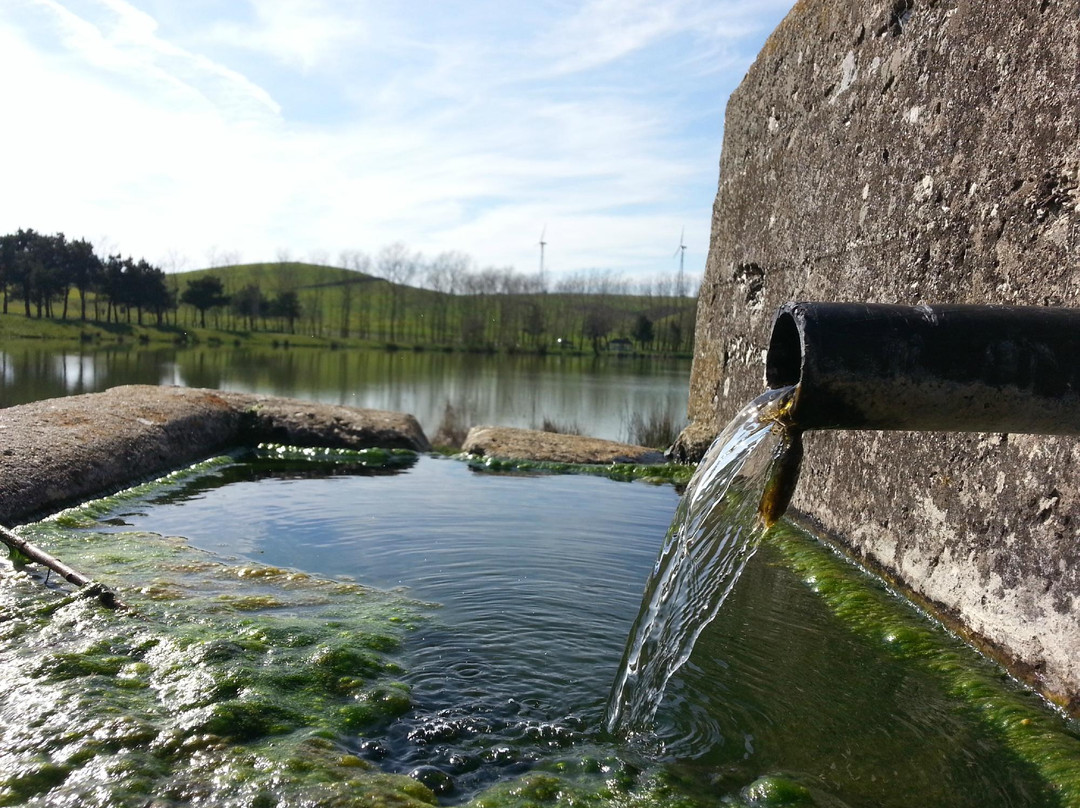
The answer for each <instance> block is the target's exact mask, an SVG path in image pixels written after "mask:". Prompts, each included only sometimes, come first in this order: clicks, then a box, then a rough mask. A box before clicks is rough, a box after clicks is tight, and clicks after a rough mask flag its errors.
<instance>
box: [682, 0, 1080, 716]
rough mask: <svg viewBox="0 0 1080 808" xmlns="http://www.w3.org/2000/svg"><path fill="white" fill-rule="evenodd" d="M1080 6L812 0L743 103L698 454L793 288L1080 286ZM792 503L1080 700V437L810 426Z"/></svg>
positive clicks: (701, 339)
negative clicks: (833, 430) (824, 429)
mask: <svg viewBox="0 0 1080 808" xmlns="http://www.w3.org/2000/svg"><path fill="white" fill-rule="evenodd" d="M1078 88H1080V4H1078V3H1077V0H1042V1H1041V2H1033V3H1021V4H989V3H977V2H970V1H968V2H964V1H960V2H956V1H955V0H954V1H953V2H947V1H945V0H927V1H926V2H914V3H913V2H911V1H910V0H900V2H893V0H889V2H880V1H879V2H863V0H858V1H857V0H828V1H825V0H804V1H803V2H800V3H798V5H796V7H795V8H794V9H793V10H792V12H791V13H790V15H789V16H788V18H787V19H786V20H785V21H784V22H783V23H782V24H781V25H780V27H779V28H778V29H777V30H776V32H775V33H774V34H773V35H772V36H771V37H770V39H769V40H768V42H767V43H766V45H765V48H764V49H763V51H762V53H761V54H760V56H759V57H758V60H757V62H756V63H755V64H754V66H753V67H752V68H751V70H750V71H749V73H748V74H747V76H746V79H745V80H744V81H743V83H742V85H741V87H740V88H739V90H738V91H737V92H736V93H735V94H734V95H733V96H732V98H731V101H730V103H729V105H728V110H727V118H726V122H725V134H724V145H723V155H722V158H721V166H720V187H719V193H718V195H717V199H716V204H715V206H714V209H713V231H712V241H711V245H710V253H709V258H708V263H707V267H706V277H705V282H704V284H703V287H702V291H701V297H700V303H699V309H698V311H699V317H698V323H697V332H696V337H697V346H696V350H697V354H696V357H695V361H694V368H693V374H692V380H691V397H690V417H691V419H692V421H693V424H692V426H691V428H690V429H689V430H688V432H687V433H686V435H685V436H684V439H683V441H682V442H681V444H680V448H681V449H682V450H683V451H684V452H686V453H687V454H689V455H691V456H693V455H696V454H699V453H700V451H701V450H702V449H703V448H704V447H705V446H707V444H708V440H709V439H710V438H711V437H712V436H713V435H715V434H716V433H717V432H718V431H719V429H720V428H721V427H722V425H723V424H724V423H725V422H726V421H727V419H728V418H730V417H731V416H732V415H733V414H734V413H735V412H736V411H737V410H738V408H739V407H740V406H741V405H742V404H743V403H745V402H746V401H748V400H750V399H751V398H752V397H754V396H755V395H757V394H758V393H760V392H761V389H762V370H763V362H762V355H763V351H764V349H765V347H766V345H767V340H768V332H769V327H770V324H771V319H772V316H773V312H774V311H775V309H776V308H777V307H778V306H779V305H780V304H781V303H782V302H784V301H787V300H800V299H801V300H855V301H875V302H884V303H910V304H917V303H1000V304H1028V305H1030V304H1036V305H1042V304H1046V305H1071V306H1080V212H1078V203H1080V191H1078V186H1080V95H1078V92H1080V90H1078ZM806 450H807V460H806V463H805V466H804V471H803V477H802V480H801V482H800V485H799V491H798V494H797V496H796V499H795V503H794V505H795V507H797V508H798V509H800V510H801V511H802V512H804V513H806V514H809V515H810V516H811V517H812V519H813V520H815V521H816V522H817V523H818V524H819V525H820V526H821V527H822V528H823V529H824V530H825V531H827V532H828V533H830V534H832V535H834V536H836V537H839V538H840V539H841V540H842V541H843V542H844V543H846V544H847V545H848V546H850V547H851V548H852V550H853V551H854V553H855V554H857V555H860V556H862V557H863V558H864V559H865V560H866V562H867V563H868V564H869V565H871V566H877V567H878V568H880V569H881V570H883V571H884V572H886V573H887V574H889V575H891V576H893V577H894V578H895V579H896V580H898V581H900V582H901V583H902V585H903V586H905V587H907V588H908V589H909V591H911V592H912V593H913V594H914V595H915V596H916V597H917V598H921V599H923V600H924V601H925V602H927V603H930V604H932V605H933V606H934V607H935V608H936V609H937V610H938V612H939V613H940V614H941V615H943V616H944V617H945V618H946V619H947V620H951V621H953V623H954V625H958V626H961V627H964V629H965V630H967V631H969V632H970V633H971V635H972V636H973V638H974V639H976V641H979V642H981V643H983V644H984V645H985V646H986V647H988V648H989V649H990V650H991V651H993V652H994V653H996V654H997V655H999V657H1000V658H1002V659H1003V660H1005V661H1006V662H1007V663H1009V664H1010V665H1011V666H1012V668H1013V670H1014V671H1016V672H1017V673H1019V674H1021V675H1023V676H1024V677H1025V678H1027V679H1028V680H1029V681H1031V682H1032V683H1033V684H1035V685H1036V686H1037V687H1039V688H1041V689H1042V690H1043V691H1044V692H1046V693H1047V694H1050V695H1052V696H1053V697H1055V698H1057V699H1058V700H1060V701H1062V702H1063V703H1067V704H1069V705H1070V706H1071V708H1072V709H1073V710H1077V709H1078V708H1080V619H1078V612H1077V605H1078V604H1077V597H1078V596H1080V542H1078V541H1077V533H1076V531H1077V525H1078V524H1080V443H1078V441H1077V440H1075V439H1067V438H1047V437H1034V436H1018V435H1007V436H1006V435H977V434H950V435H944V434H912V433H838V434H826V433H814V434H810V435H808V436H807V441H806Z"/></svg>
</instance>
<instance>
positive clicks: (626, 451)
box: [461, 426, 666, 464]
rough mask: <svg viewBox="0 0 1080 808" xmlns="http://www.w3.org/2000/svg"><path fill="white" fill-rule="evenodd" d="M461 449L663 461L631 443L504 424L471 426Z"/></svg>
mask: <svg viewBox="0 0 1080 808" xmlns="http://www.w3.org/2000/svg"><path fill="white" fill-rule="evenodd" d="M461 448H462V451H464V452H468V453H469V454H476V455H483V456H485V457H499V458H503V459H505V460H540V461H546V462H550V463H594V464H607V463H645V464H652V463H663V462H665V460H666V459H665V457H664V455H663V453H662V452H658V451H657V450H655V449H648V448H646V447H644V446H635V445H633V444H630V443H617V442H616V441H610V440H600V439H599V438H587V437H583V436H581V435H562V434H558V433H555V432H541V431H539V430H536V429H516V428H512V427H503V426H474V427H473V428H472V429H470V430H469V434H468V435H467V436H466V438H465V443H464V444H463V445H462V447H461Z"/></svg>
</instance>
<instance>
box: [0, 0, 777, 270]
mask: <svg viewBox="0 0 1080 808" xmlns="http://www.w3.org/2000/svg"><path fill="white" fill-rule="evenodd" d="M791 5H792V0H651V2H645V1H644V0H535V1H534V2H531V3H528V4H515V3H506V2H491V1H490V0H464V1H463V2H435V1H434V0H404V2H386V0H383V1H382V2H369V1H368V0H256V1H254V2H246V1H244V0H213V2H211V0H185V2H182V3H181V2H176V0H131V1H130V2H128V1H127V0H0V75H2V76H3V77H4V79H3V83H2V84H0V87H2V93H3V101H4V109H5V110H6V114H5V116H4V117H5V121H4V125H3V126H2V127H0V147H2V149H3V154H4V156H5V158H4V163H5V167H4V169H3V171H2V176H3V182H2V185H3V191H2V192H0V232H10V231H13V230H15V229H18V228H20V227H32V228H34V229H36V230H39V231H43V232H47V233H52V232H58V231H60V232H64V233H65V234H67V235H68V236H69V237H73V238H87V239H89V240H91V241H92V242H94V243H95V245H97V246H98V247H99V251H103V252H104V251H122V252H123V253H124V254H133V255H135V256H136V257H145V258H147V259H148V260H150V261H153V262H157V263H159V264H160V265H162V266H163V267H164V268H166V269H167V270H171V269H194V268H198V267H202V266H206V265H207V264H208V263H212V262H213V261H216V260H221V258H222V257H226V258H229V259H236V258H238V259H240V260H242V261H272V260H277V258H279V257H283V256H284V255H285V254H288V255H289V256H290V257H292V258H295V259H314V260H327V259H328V260H329V261H330V262H331V263H336V262H337V259H338V257H339V256H340V254H341V253H342V251H346V250H361V251H364V252H366V253H368V254H372V255H374V254H375V253H377V252H378V250H379V249H381V248H382V247H384V246H386V245H388V244H390V243H393V242H402V243H404V244H406V245H407V246H408V247H409V248H411V249H413V250H419V251H421V252H423V253H424V254H425V255H426V256H429V257H431V256H434V255H435V254H438V253H440V252H443V251H449V250H457V251H461V252H465V253H468V254H469V255H471V256H472V257H473V258H474V259H475V261H476V262H477V264H478V265H481V266H496V267H506V266H513V267H515V268H516V269H518V270H519V271H521V272H535V271H536V269H537V268H538V264H539V246H538V242H539V240H540V234H541V232H542V231H543V232H544V233H545V240H546V241H547V247H546V251H545V270H546V272H547V274H548V275H549V277H550V278H552V279H556V278H558V277H559V276H560V275H563V274H565V273H572V272H578V271H582V270H590V269H602V270H610V271H613V272H615V273H618V274H620V275H622V276H624V277H626V278H635V277H643V276H654V275H658V274H661V273H665V272H673V271H674V270H675V269H677V266H678V259H677V258H675V257H674V253H675V252H676V250H677V248H678V245H679V237H680V233H681V232H682V231H683V230H684V229H685V243H686V245H687V250H686V268H687V271H688V272H692V273H695V274H700V272H701V270H702V268H703V267H704V261H705V253H706V250H707V247H708V238H709V226H710V219H711V206H712V201H713V197H714V196H715V193H716V183H717V178H718V177H717V169H718V163H719V157H720V146H721V138H722V125H723V110H724V105H725V104H726V102H727V97H728V95H729V94H730V93H731V91H732V90H733V89H734V88H735V87H736V86H737V85H738V83H739V81H741V79H742V77H743V75H744V73H745V72H746V69H747V68H748V67H749V66H750V64H751V63H752V62H753V60H754V58H755V56H756V54H757V52H758V50H759V49H760V48H761V45H762V43H763V42H764V41H765V38H766V37H767V36H768V34H769V33H770V32H771V31H772V29H773V28H775V27H776V25H777V23H778V22H779V21H780V20H781V19H782V18H783V16H784V15H785V14H786V13H787V11H788V10H789V8H790V6H791Z"/></svg>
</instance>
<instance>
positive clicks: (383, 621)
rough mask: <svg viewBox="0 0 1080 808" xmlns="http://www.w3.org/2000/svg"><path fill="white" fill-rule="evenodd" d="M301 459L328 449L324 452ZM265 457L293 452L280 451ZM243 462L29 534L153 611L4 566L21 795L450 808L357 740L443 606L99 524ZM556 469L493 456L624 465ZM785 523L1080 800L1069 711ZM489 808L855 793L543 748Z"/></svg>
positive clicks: (803, 573) (402, 707) (6, 759)
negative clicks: (1055, 707) (549, 752)
mask: <svg viewBox="0 0 1080 808" xmlns="http://www.w3.org/2000/svg"><path fill="white" fill-rule="evenodd" d="M274 451H276V450H274ZM283 454H284V455H286V456H285V457H284V460H285V461H287V462H301V458H300V457H289V456H288V454H289V453H288V452H285V453H283ZM301 455H302V457H310V455H308V454H307V450H301ZM262 461H267V462H269V463H271V464H273V462H274V455H273V451H271V452H270V454H268V455H267V456H265V457H262V458H260V462H262ZM235 462H236V461H235V460H234V459H233V458H228V457H227V458H219V459H214V460H212V461H209V462H208V463H206V464H199V465H198V466H196V467H192V468H191V469H185V470H183V471H182V472H178V473H177V474H175V475H169V477H167V478H165V479H164V480H162V481H160V482H159V483H154V484H149V485H146V486H140V487H137V488H136V489H132V490H130V491H127V492H124V493H122V494H119V495H115V496H113V497H108V498H105V499H103V500H99V501H96V502H95V503H91V504H90V505H88V506H86V508H84V509H73V510H72V511H69V512H65V514H63V515H61V516H60V517H58V518H56V519H54V520H52V521H51V522H47V523H42V524H40V525H37V526H34V527H31V528H28V529H27V531H24V532H26V533H32V534H33V540H35V541H37V542H38V543H40V544H43V545H47V546H50V547H53V548H58V549H60V550H62V551H63V554H64V558H65V560H68V561H69V563H75V564H76V565H77V566H78V565H83V566H85V567H86V568H87V569H93V571H94V572H95V574H96V575H100V576H101V577H103V578H107V579H108V580H110V582H111V583H113V584H114V585H115V586H116V587H117V588H118V589H119V590H120V591H121V593H122V596H123V597H124V599H125V600H126V601H128V602H129V603H131V604H132V605H133V607H134V608H133V610H132V612H131V613H130V614H126V615H123V614H122V615H115V614H109V613H103V611H102V610H100V609H96V608H94V607H93V605H92V604H91V603H88V602H86V601H85V600H84V599H80V598H78V597H76V596H72V595H69V594H67V593H65V592H64V590H62V589H57V590H52V591H48V592H42V591H41V589H40V587H39V586H38V584H37V582H35V581H33V580H31V576H29V575H27V574H26V573H25V572H16V573H13V574H12V575H10V576H0V606H2V607H3V608H4V610H5V612H6V613H8V614H11V615H13V616H14V617H13V619H11V620H8V621H4V622H0V671H2V673H0V682H2V683H3V690H2V691H0V692H3V693H5V694H6V695H5V696H0V699H2V700H3V701H2V704H3V707H4V713H5V721H6V722H8V724H7V726H4V727H0V805H46V804H60V803H72V804H74V803H76V802H78V803H79V804H86V805H91V806H94V805H102V806H104V805H117V806H128V805H132V806H135V805H140V806H141V805H153V806H166V805H180V804H194V803H203V804H213V805H225V806H252V808H254V806H278V807H279V808H283V807H284V806H292V805H297V806H299V805H307V806H354V805H357V806H358V805H366V806H405V808H417V807H418V806H429V805H434V804H437V802H438V800H437V796H436V794H435V792H434V791H433V790H432V789H431V788H428V787H427V786H425V785H424V784H423V783H421V782H418V781H417V780H416V779H413V778H409V777H404V776H401V775H394V774H386V773H383V772H380V771H378V770H377V769H376V768H375V767H374V766H373V764H371V763H368V762H366V761H364V760H362V759H361V758H359V757H357V755H356V754H354V753H353V746H352V740H353V739H355V737H356V736H357V735H361V736H366V737H373V736H375V737H377V736H378V735H379V734H380V733H381V732H383V731H384V730H385V728H386V726H387V725H388V724H389V723H390V722H392V721H393V720H394V718H395V717H396V716H400V715H402V714H403V713H404V712H405V711H407V710H408V709H409V708H410V705H411V698H410V695H409V690H408V687H407V686H406V685H404V684H402V683H401V681H400V679H401V678H402V677H403V676H404V671H403V670H402V668H401V664H400V661H399V660H398V659H397V658H396V656H395V655H396V654H398V653H399V652H400V649H401V647H402V642H403V640H404V639H405V638H406V636H407V634H408V632H409V631H411V630H412V629H413V628H415V627H416V626H418V625H422V624H423V623H424V622H425V620H426V619H427V618H426V609H425V607H424V606H423V605H422V604H417V603H414V602H411V601H408V600H405V599H403V598H401V597H399V596H396V595H389V594H386V593H380V592H375V591H372V590H369V589H366V588H364V587H360V586H358V585H355V584H350V583H342V582H340V581H331V580H326V579H322V578H319V577H317V576H312V575H308V574H306V573H303V572H299V571H297V570H291V569H285V568H279V567H272V566H266V565H259V564H252V563H248V562H226V561H223V560H221V559H219V558H217V557H215V556H213V555H211V554H208V553H204V552H201V551H198V550H196V549H194V548H192V547H190V546H189V545H188V544H187V542H186V541H184V540H183V539H179V538H176V537H167V536H158V535H156V534H148V533H137V532H132V531H128V532H112V533H107V534H102V533H100V532H98V531H97V530H95V529H94V528H95V526H97V525H98V524H100V523H101V522H102V520H113V522H114V523H113V527H117V526H119V527H122V526H123V520H122V517H121V518H120V519H115V520H114V516H113V515H114V514H116V513H118V512H121V511H123V510H124V509H125V508H128V509H132V508H134V509H137V508H138V507H139V503H140V502H141V501H145V500H147V499H149V498H153V497H158V496H172V495H174V494H175V493H176V492H182V491H184V490H186V487H187V486H188V485H189V484H190V483H191V482H192V481H193V480H196V479H198V478H199V477H200V475H205V474H209V475H215V474H219V473H222V472H224V471H226V470H227V469H228V468H229V467H230V466H231V465H233V464H234V463H235ZM343 462H344V463H354V462H355V461H354V460H352V459H349V460H344V461H343ZM403 462H404V461H403ZM493 465H494V466H498V465H499V464H497V463H496V464H493ZM553 465H555V466H557V467H560V468H535V467H534V468H498V467H496V468H491V469H485V470H493V471H509V472H511V473H591V474H596V473H604V471H603V470H606V469H608V468H609V467H587V471H585V472H582V471H577V470H574V469H573V468H572V467H570V466H568V465H566V464H553ZM638 468H647V469H649V470H650V471H655V470H656V467H638ZM604 476H609V475H607V474H606V473H605V474H604ZM615 478H616V479H641V478H640V477H633V476H626V477H622V478H620V477H618V476H616V477H615ZM665 482H667V481H666V480H665ZM27 537H28V538H31V536H30V535H28V536H27ZM765 540H766V541H767V542H768V543H769V544H770V545H771V546H773V547H775V548H777V549H778V550H779V551H780V552H781V553H782V555H783V559H784V564H785V566H788V567H790V569H792V570H793V571H794V572H795V573H796V574H797V575H799V576H800V577H801V578H802V579H803V580H805V581H807V583H808V584H809V585H810V586H811V587H812V588H813V589H814V591H815V592H817V593H818V595H819V596H820V597H821V598H822V600H823V602H825V603H826V604H827V605H828V606H829V607H830V608H831V609H832V610H833V611H834V613H835V614H837V616H838V617H840V618H841V620H842V621H843V622H844V623H845V625H848V626H849V627H851V628H852V629H853V630H854V631H855V632H856V633H858V634H860V635H861V636H863V637H865V638H866V639H867V640H868V641H869V642H872V643H876V644H878V645H880V646H881V647H883V648H885V649H887V650H888V653H890V654H893V655H895V656H896V657H897V658H898V659H900V660H902V661H903V662H904V664H911V665H914V666H918V667H920V668H923V669H926V670H929V671H931V672H933V673H934V675H935V676H938V677H940V678H941V679H942V681H943V682H945V687H946V688H947V689H948V690H949V692H950V693H951V694H952V695H953V696H954V697H956V699H957V701H958V702H959V703H961V704H964V705H967V708H968V709H970V710H972V711H973V712H975V713H978V714H980V715H982V716H984V720H987V721H990V722H991V723H992V724H993V725H994V726H995V727H996V728H997V729H998V731H999V732H1001V734H1002V737H1003V738H1004V739H1005V741H1006V743H1007V744H1008V745H1009V746H1010V748H1012V749H1014V750H1016V751H1017V754H1018V755H1019V756H1020V757H1021V758H1023V759H1024V760H1029V761H1031V762H1033V763H1035V765H1036V766H1038V767H1039V770H1040V771H1041V772H1042V774H1043V775H1044V776H1045V777H1046V778H1047V780H1048V782H1050V783H1051V784H1052V785H1053V786H1054V788H1055V789H1057V793H1058V794H1059V796H1060V797H1061V804H1062V805H1064V806H1071V805H1080V803H1078V802H1077V800H1076V796H1075V795H1076V794H1077V793H1080V792H1078V791H1077V789H1076V779H1077V774H1076V772H1077V768H1078V765H1080V764H1078V761H1080V746H1078V742H1077V741H1076V739H1075V738H1074V737H1072V736H1071V735H1070V734H1069V733H1068V732H1067V731H1066V729H1065V728H1064V722H1062V721H1061V720H1059V718H1058V717H1057V716H1055V715H1054V714H1053V713H1049V712H1048V711H1046V710H1045V709H1044V708H1043V706H1042V705H1041V704H1040V703H1039V702H1038V701H1037V700H1035V699H1033V698H1032V697H1030V694H1026V693H1024V692H1023V691H1022V690H1020V689H1019V688H1015V687H1012V686H1011V683H1010V682H1009V681H1008V680H1007V679H1005V678H1004V677H1003V676H1002V675H1001V673H1000V671H999V670H998V669H997V668H996V667H994V666H992V665H990V664H989V663H984V662H983V661H981V660H980V658H979V657H977V655H975V654H974V653H973V652H971V651H970V650H969V649H967V648H966V646H963V645H962V644H960V643H958V642H956V641H955V640H953V639H952V638H951V637H950V636H949V635H947V634H946V633H945V632H943V631H942V630H940V629H939V628H937V627H935V626H934V625H933V624H932V623H929V622H927V621H926V619H925V617H924V616H923V615H921V614H919V613H918V612H915V611H912V610H910V609H908V608H907V607H906V605H905V604H904V603H902V602H900V601H898V600H897V599H896V598H895V597H894V596H893V595H892V594H891V593H890V592H888V591H887V590H885V589H883V588H881V587H880V586H878V585H876V584H875V583H874V582H873V580H872V579H870V578H868V577H867V576H865V575H864V574H862V573H860V572H859V571H857V570H855V569H854V568H852V567H851V566H850V565H848V564H847V563H846V562H844V561H842V560H840V559H839V558H838V557H836V556H835V555H834V554H832V553H831V552H830V551H828V550H825V549H823V548H822V547H821V546H820V545H819V544H817V543H816V542H815V541H813V540H812V539H810V538H808V537H807V536H806V535H805V534H803V533H801V532H800V531H798V530H796V529H794V528H792V527H790V526H787V525H781V526H780V527H778V528H776V529H774V530H773V531H771V532H770V533H769V534H768V536H767V538H766V539H765ZM942 648H944V651H942V650H941V649H942ZM43 649H47V650H43ZM20 700H22V701H23V702H24V703H21V704H20V703H18V702H19V701H20ZM1039 758H1041V759H1042V760H1043V762H1042V763H1039V762H1038V759H1039ZM752 777H753V776H752ZM747 781H751V782H749V784H747ZM103 784H108V785H107V786H106V785H103ZM468 805H469V806H470V808H539V807H540V806H552V807H553V808H602V807H603V806H618V807H619V808H659V806H665V808H668V807H670V808H709V807H712V806H737V807H738V808H772V806H805V805H818V806H822V808H824V806H835V805H839V803H838V802H837V801H835V800H834V799H832V798H829V797H828V796H827V795H822V794H820V793H818V792H816V791H814V790H813V789H810V788H807V787H806V786H805V785H803V784H801V783H800V782H799V780H798V778H795V777H788V776H786V775H783V774H764V775H761V776H757V777H756V779H752V780H751V777H747V778H746V779H743V780H742V781H741V782H732V783H724V785H723V787H720V786H719V784H717V786H716V787H714V788H709V787H708V784H707V783H704V784H703V783H702V781H701V779H700V777H698V778H697V779H696V780H693V779H690V778H681V777H680V776H679V775H678V774H677V773H675V772H674V771H673V770H672V769H670V768H655V769H652V770H650V771H647V772H644V773H643V772H640V771H638V770H637V769H636V768H635V767H633V766H630V765H628V764H626V763H625V762H623V761H621V760H619V759H617V758H615V757H610V758H586V759H581V760H562V761H557V760H556V761H547V762H541V763H540V764H539V766H538V769H537V770H535V771H533V772H531V773H528V774H525V775H523V776H519V777H517V778H516V779H512V780H507V781H504V782H501V783H499V784H498V785H496V786H493V787H492V788H490V789H488V790H486V791H484V792H483V793H481V794H480V795H478V796H476V797H475V798H474V799H473V800H472V801H471V802H470V803H468Z"/></svg>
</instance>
